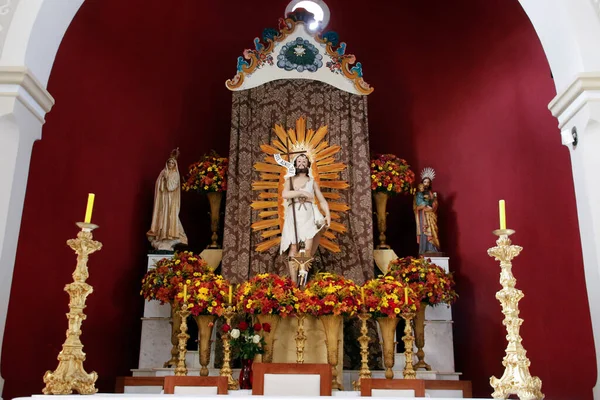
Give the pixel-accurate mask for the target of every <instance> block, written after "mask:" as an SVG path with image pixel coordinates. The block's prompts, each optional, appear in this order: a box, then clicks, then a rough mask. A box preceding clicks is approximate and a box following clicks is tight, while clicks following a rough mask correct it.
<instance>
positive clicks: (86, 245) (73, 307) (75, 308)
mask: <svg viewBox="0 0 600 400" xmlns="http://www.w3.org/2000/svg"><path fill="white" fill-rule="evenodd" d="M77 226H78V227H80V228H81V231H79V233H77V239H69V240H67V244H68V245H69V247H71V248H72V249H73V250H75V253H77V265H76V267H75V272H73V282H72V283H69V284H68V285H67V286H65V291H66V292H67V293H69V299H70V301H69V313H68V314H67V319H68V320H69V329H68V330H67V339H66V340H65V343H64V344H63V347H62V351H61V352H60V353H59V354H58V367H57V368H56V370H55V371H54V372H51V371H46V373H45V374H44V383H45V384H46V387H45V388H44V389H43V393H44V394H71V393H73V391H76V392H77V393H79V394H93V393H96V392H97V391H98V389H96V387H95V383H96V379H98V374H97V373H96V372H92V373H89V374H88V373H87V372H85V369H84V368H83V362H84V361H85V353H84V352H83V344H82V343H81V340H80V338H79V337H80V336H81V333H82V330H81V325H82V323H83V321H84V320H85V319H86V315H85V314H84V313H83V309H84V308H85V307H86V306H85V301H86V299H87V297H88V295H90V294H91V293H92V292H93V291H94V289H93V288H92V286H91V285H88V284H87V283H85V281H86V280H87V278H88V277H89V272H88V267H87V262H88V257H89V255H90V254H92V253H94V252H96V251H98V250H100V249H101V248H102V243H100V242H98V241H96V240H93V239H92V230H94V229H96V228H98V225H94V224H90V223H85V222H78V223H77Z"/></svg>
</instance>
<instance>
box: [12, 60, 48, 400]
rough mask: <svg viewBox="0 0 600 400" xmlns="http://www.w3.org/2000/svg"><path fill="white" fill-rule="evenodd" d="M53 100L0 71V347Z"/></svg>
mask: <svg viewBox="0 0 600 400" xmlns="http://www.w3.org/2000/svg"><path fill="white" fill-rule="evenodd" d="M53 103H54V100H53V99H52V96H50V94H49V93H48V92H47V91H46V89H44V88H43V87H42V86H41V84H40V83H39V82H38V81H37V80H36V79H35V78H34V77H33V76H32V75H31V73H30V72H29V71H28V70H27V69H25V68H7V67H4V68H3V67H0V187H2V188H3V189H2V190H0V343H2V341H3V339H4V328H5V325H6V314H7V311H8V300H9V295H10V288H11V284H12V276H13V270H14V264H15V255H16V251H17V241H18V238H19V229H20V227H21V214H22V211H23V201H24V199H25V189H26V187H27V177H28V175H29V161H30V158H31V150H32V148H33V142H34V141H36V140H38V139H40V138H41V132H42V124H43V122H44V115H45V114H46V112H48V111H49V110H50V108H51V107H52V104H53ZM1 351H2V347H1V346H0V357H1ZM3 387H4V379H3V378H2V377H1V376H0V393H2V389H3Z"/></svg>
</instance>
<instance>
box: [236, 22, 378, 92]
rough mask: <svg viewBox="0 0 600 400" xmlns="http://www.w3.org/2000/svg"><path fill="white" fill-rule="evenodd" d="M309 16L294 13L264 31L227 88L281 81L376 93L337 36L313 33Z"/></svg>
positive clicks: (247, 87) (354, 58) (244, 54)
mask: <svg viewBox="0 0 600 400" xmlns="http://www.w3.org/2000/svg"><path fill="white" fill-rule="evenodd" d="M310 16H311V14H308V15H307V14H306V13H304V12H295V13H292V14H290V15H289V16H288V18H285V19H283V18H280V19H279V29H273V28H267V29H265V30H264V31H263V34H262V39H260V38H255V39H254V49H246V50H244V53H243V57H242V56H240V57H238V61H237V73H236V74H235V76H234V77H233V78H232V79H229V80H227V81H226V82H225V86H227V88H228V89H229V90H234V91H237V90H245V89H251V88H253V87H257V86H260V85H262V84H265V83H267V82H271V81H274V80H278V79H311V80H317V81H321V82H325V83H328V84H330V85H332V86H335V87H337V88H339V89H341V90H344V91H346V92H350V93H354V94H360V95H367V94H370V93H371V92H373V88H372V87H371V86H370V85H369V84H368V83H367V82H365V80H364V79H363V71H362V65H361V63H360V62H356V57H355V56H354V55H352V54H346V43H344V42H341V43H340V41H339V39H338V35H337V33H335V32H331V31H330V32H325V33H319V32H311V31H310V30H309V29H308V18H310Z"/></svg>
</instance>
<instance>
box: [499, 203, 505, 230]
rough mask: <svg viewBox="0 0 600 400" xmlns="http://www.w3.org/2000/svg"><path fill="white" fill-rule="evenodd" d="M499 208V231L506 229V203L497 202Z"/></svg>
mask: <svg viewBox="0 0 600 400" xmlns="http://www.w3.org/2000/svg"><path fill="white" fill-rule="evenodd" d="M498 207H499V208H500V229H506V208H505V207H506V203H505V202H504V200H500V201H499V202H498Z"/></svg>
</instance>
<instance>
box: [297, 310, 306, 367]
mask: <svg viewBox="0 0 600 400" xmlns="http://www.w3.org/2000/svg"><path fill="white" fill-rule="evenodd" d="M296 318H297V320H298V329H297V330H296V362H297V363H298V364H304V345H305V343H306V339H307V337H306V335H305V334H304V319H305V318H306V314H304V313H298V314H296Z"/></svg>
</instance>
